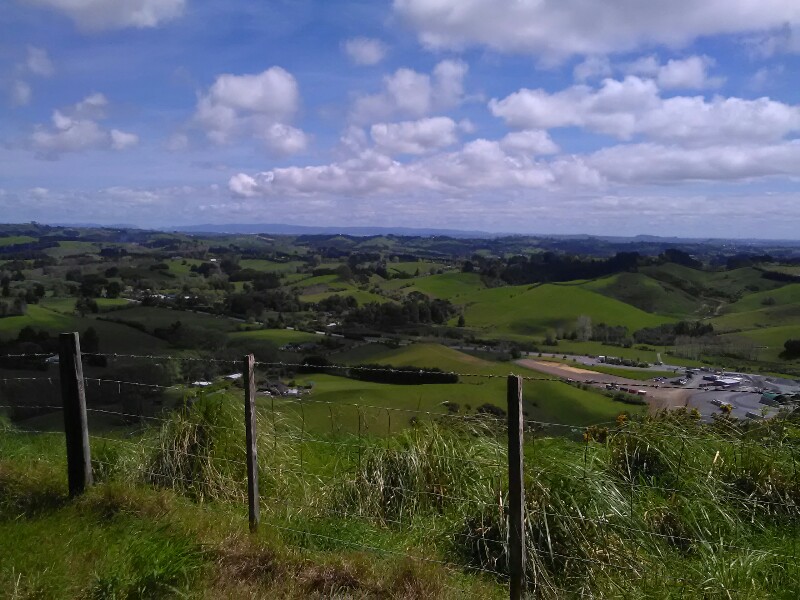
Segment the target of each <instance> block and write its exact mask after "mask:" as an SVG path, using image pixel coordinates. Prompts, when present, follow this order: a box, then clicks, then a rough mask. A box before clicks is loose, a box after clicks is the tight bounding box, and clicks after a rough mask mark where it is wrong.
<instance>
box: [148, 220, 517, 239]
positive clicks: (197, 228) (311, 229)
mask: <svg viewBox="0 0 800 600" xmlns="http://www.w3.org/2000/svg"><path fill="white" fill-rule="evenodd" d="M164 229H165V230H167V231H179V232H181V233H240V234H253V233H274V234H281V235H336V234H337V233H341V234H342V235H354V236H364V237H368V236H374V235H407V236H423V237H430V236H448V237H454V238H495V237H502V236H504V235H507V234H503V233H489V232H487V231H462V230H458V229H425V228H420V229H417V228H413V227H315V226H310V225H282V224H279V223H260V224H256V225H249V224H240V223H232V224H228V225H213V224H210V223H209V224H205V225H185V226H182V227H170V228H164Z"/></svg>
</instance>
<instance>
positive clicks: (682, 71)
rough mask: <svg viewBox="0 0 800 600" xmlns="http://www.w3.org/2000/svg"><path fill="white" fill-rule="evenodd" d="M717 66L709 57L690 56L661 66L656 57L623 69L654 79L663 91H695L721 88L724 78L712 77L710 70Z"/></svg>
mask: <svg viewBox="0 0 800 600" xmlns="http://www.w3.org/2000/svg"><path fill="white" fill-rule="evenodd" d="M714 64H715V61H714V59H712V58H710V57H708V56H689V57H687V58H683V59H670V60H669V61H667V63H666V64H663V65H662V64H660V63H659V61H658V59H657V58H656V57H655V56H646V57H644V58H640V59H639V60H637V61H635V62H632V63H630V64H628V65H625V66H624V67H623V70H624V71H625V72H626V73H628V74H632V75H640V76H645V77H652V78H654V79H655V80H656V83H658V86H659V87H660V88H661V89H665V90H666V89H695V90H702V89H706V88H714V87H719V86H720V85H722V83H723V82H724V81H725V80H724V78H722V77H710V76H709V74H708V69H709V68H710V67H713V66H714Z"/></svg>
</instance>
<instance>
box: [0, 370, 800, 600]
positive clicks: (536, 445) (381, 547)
mask: <svg viewBox="0 0 800 600" xmlns="http://www.w3.org/2000/svg"><path fill="white" fill-rule="evenodd" d="M94 356H103V357H105V358H106V359H109V360H120V359H125V360H136V361H142V362H144V363H145V364H152V365H157V364H161V363H162V362H163V361H165V360H184V361H193V362H194V361H205V360H206V359H199V358H195V357H180V356H177V357H165V356H157V355H152V356H151V355H138V354H127V355H120V354H98V355H94ZM20 357H22V358H31V357H33V356H32V355H21V356H20ZM36 357H38V355H36ZM83 358H84V359H86V358H87V357H86V356H84V357H83ZM80 362H81V357H80V356H79V357H78V363H80ZM216 362H217V363H220V364H224V365H225V366H226V367H230V368H231V370H233V371H235V372H234V373H232V375H236V377H233V378H228V379H225V378H224V377H222V378H220V379H219V380H218V381H217V382H215V383H214V384H213V385H209V386H205V385H203V386H199V385H198V386H194V387H193V386H192V385H191V383H189V384H187V383H170V382H164V383H150V382H142V381H134V380H129V379H118V378H115V377H103V376H89V377H86V376H83V375H82V374H81V376H80V377H79V379H76V381H79V384H80V385H79V387H80V390H81V392H80V393H81V394H82V396H83V403H84V411H83V418H84V421H85V429H86V432H87V440H88V444H87V446H86V453H87V454H86V456H87V457H88V459H89V461H90V462H89V482H91V481H92V480H94V481H104V480H113V479H122V480H127V481H131V482H137V483H146V484H149V485H154V486H156V487H162V488H171V489H174V490H175V491H176V492H177V493H180V494H184V495H188V496H189V497H191V498H194V499H195V500H197V501H198V502H203V503H206V502H212V503H213V502H238V503H241V504H242V505H245V504H247V498H248V493H252V491H253V490H252V489H251V488H252V487H253V482H252V481H250V479H249V478H248V467H249V465H250V464H251V463H252V464H253V465H255V468H256V471H257V474H258V482H257V484H256V486H255V487H256V502H257V508H256V509H255V510H256V512H257V514H258V515H259V516H260V518H259V519H258V523H259V526H260V528H261V529H265V530H270V531H272V532H273V534H274V535H276V536H279V537H280V538H281V539H283V540H284V541H285V542H286V543H287V544H291V545H296V546H299V547H302V548H310V549H315V550H328V549H333V550H335V549H339V550H353V551H360V552H366V553H371V554H372V553H374V554H379V555H384V556H386V557H396V558H399V557H402V558H404V559H407V560H410V561H418V562H421V563H430V564H435V565H439V566H441V567H442V568H444V569H447V570H448V571H450V572H453V573H459V574H463V573H468V574H473V575H474V576H477V577H484V578H488V579H490V580H493V581H497V582H498V584H503V585H509V586H510V587H511V589H512V597H513V589H514V579H515V578H517V577H520V576H521V577H522V581H523V589H525V590H528V591H529V592H530V593H532V594H534V595H535V596H537V597H572V596H587V595H588V596H613V595H626V593H627V592H630V591H631V590H635V593H634V594H633V595H634V596H636V595H639V596H646V595H647V593H648V590H650V591H652V592H653V593H655V594H656V595H663V591H664V590H665V589H668V590H671V591H670V593H669V595H675V596H678V595H681V596H682V595H683V594H684V593H686V594H687V595H688V597H692V596H693V595H697V594H698V593H699V594H702V595H706V596H716V595H720V596H722V595H724V596H726V597H744V596H745V595H751V594H752V593H753V592H754V591H758V590H762V591H763V590H764V589H769V588H770V586H772V587H774V586H776V585H778V586H781V587H780V589H781V590H792V592H791V593H790V594H789V596H787V597H791V596H792V593H795V592H800V563H798V561H797V557H798V553H797V540H798V535H797V533H798V532H797V525H798V523H800V476H798V474H797V469H796V454H797V452H798V450H800V427H798V424H797V421H796V420H795V419H794V418H793V417H791V416H787V415H781V416H779V417H777V418H774V419H764V420H751V421H745V422H741V421H738V420H736V419H732V418H730V416H728V415H726V414H725V412H724V411H721V412H720V415H719V417H717V418H714V419H712V420H711V422H709V423H703V422H701V420H700V419H699V418H698V415H697V414H693V413H692V412H691V411H688V410H685V409H679V410H677V411H675V412H674V413H672V414H669V415H661V416H659V417H655V418H645V419H643V420H642V419H635V418H631V417H630V416H623V417H619V418H617V419H613V420H596V421H594V422H591V423H589V424H587V423H580V424H576V423H569V422H558V421H556V420H554V419H550V420H543V419H532V418H529V417H527V416H523V417H522V420H521V423H520V427H519V430H520V432H522V431H524V445H523V451H524V452H523V454H524V460H525V473H524V479H523V481H522V487H523V492H522V493H521V496H522V497H521V498H520V500H521V502H522V505H523V510H524V519H523V522H522V524H521V526H522V528H523V531H524V533H523V535H522V541H521V551H522V553H523V555H524V561H523V564H524V566H523V570H522V572H521V573H518V572H515V569H514V566H513V564H512V561H511V558H510V556H511V554H512V546H514V544H515V543H516V542H515V536H514V531H513V525H514V524H513V522H512V517H511V514H512V511H510V510H509V506H510V504H511V503H512V500H513V498H511V497H510V493H511V492H510V483H511V481H510V478H511V477H513V475H512V471H513V469H510V461H511V458H510V456H511V454H510V453H509V449H510V448H511V447H512V446H513V444H514V443H517V442H520V443H522V440H520V439H519V438H518V437H516V436H517V434H516V433H515V430H514V428H512V427H509V425H508V423H509V421H508V420H507V418H508V414H507V413H510V412H511V411H512V410H513V408H514V407H513V406H512V403H511V394H510V393H509V395H508V398H503V397H502V396H501V397H498V398H496V399H494V402H493V405H494V406H495V408H496V410H488V409H487V410H483V411H480V412H479V411H477V410H473V411H464V410H462V408H463V407H461V408H458V409H453V406H454V405H456V403H454V402H447V401H445V402H441V401H440V396H439V395H438V393H439V392H438V391H437V395H435V398H436V401H435V402H432V401H430V400H429V399H427V398H425V399H423V398H422V397H423V396H424V395H425V392H426V388H427V386H425V385H419V386H408V387H409V388H414V389H415V391H416V392H417V394H418V395H419V396H420V400H419V401H418V403H417V405H416V406H409V405H398V404H396V403H395V402H394V401H393V398H392V397H391V394H390V395H388V396H384V395H381V394H380V393H378V392H377V391H376V390H378V389H379V388H378V387H376V386H374V385H372V386H367V387H365V388H364V391H363V394H362V396H361V397H359V398H358V401H357V402H354V401H353V395H352V394H350V393H348V394H337V390H336V389H334V390H333V391H332V392H329V393H326V394H319V395H318V394H317V393H316V391H315V390H314V389H313V388H312V390H311V392H309V393H303V392H301V391H299V390H298V388H297V387H289V386H287V385H284V384H283V383H282V382H281V379H284V380H285V377H283V378H282V377H281V375H280V374H281V373H283V374H284V375H286V373H287V371H289V372H293V373H294V374H295V376H297V375H298V372H299V371H301V370H302V371H305V372H306V373H305V374H304V377H307V378H311V377H317V376H318V375H319V374H320V373H323V374H326V373H327V374H338V375H347V374H350V373H353V372H367V373H378V374H386V375H402V376H413V374H414V372H413V371H412V372H410V371H409V370H407V369H394V368H378V367H361V366H357V365H356V366H350V365H330V364H317V365H313V364H308V363H292V362H281V361H274V362H255V363H254V367H255V369H256V371H255V372H254V373H253V375H258V379H259V380H260V381H261V383H262V385H261V386H258V387H256V388H254V390H253V391H256V394H255V397H254V398H253V401H254V405H255V415H256V416H255V420H254V423H253V427H254V430H255V438H254V443H253V447H252V449H251V448H250V447H249V446H248V444H247V441H246V436H245V425H246V421H245V419H243V414H245V415H246V411H243V410H242V408H243V405H242V403H241V399H242V397H243V396H244V397H245V398H247V397H248V394H247V387H248V381H247V380H248V375H250V374H249V373H247V372H246V370H247V369H246V368H243V365H245V363H244V362H243V361H216ZM62 373H63V371H62ZM428 373H429V371H427V370H425V369H422V370H420V371H419V374H420V375H421V376H422V375H426V374H428ZM437 374H438V375H448V376H455V377H458V378H459V380H460V379H461V378H464V379H477V380H492V379H498V380H505V379H508V376H507V375H498V374H494V373H480V372H476V373H464V372H454V371H439V372H437ZM518 381H520V382H523V383H524V382H554V383H558V384H561V385H570V386H575V385H580V384H581V383H582V382H575V381H570V380H567V379H566V378H560V377H553V376H535V375H525V376H521V377H519V378H518ZM373 383H374V382H373ZM242 384H243V385H242ZM584 384H585V383H584ZM636 386H637V387H641V388H648V389H654V388H667V389H681V390H696V391H701V390H702V391H705V389H706V388H705V387H700V386H694V387H693V386H669V385H666V386H663V385H657V384H652V383H649V382H644V383H641V384H639V383H637V384H636ZM453 389H456V388H453ZM501 389H503V388H502V387H501V388H498V390H501ZM20 390H21V392H20ZM64 390H65V382H64V381H62V377H61V376H59V377H49V376H36V377H9V378H2V377H0V414H3V412H5V413H6V414H9V415H11V416H12V417H13V418H14V419H15V420H17V421H20V422H21V423H23V425H22V426H21V427H19V428H16V429H8V431H9V432H15V433H16V434H20V435H28V434H30V435H41V434H47V435H49V436H59V435H61V436H62V437H63V436H64V434H59V433H58V429H57V428H56V430H48V429H47V427H41V426H35V425H32V426H31V427H30V428H27V427H25V426H24V423H26V422H28V418H29V417H33V418H34V422H37V421H35V419H40V420H41V419H43V418H44V417H48V416H53V418H55V419H56V421H53V420H52V419H51V420H50V421H49V423H50V424H51V425H52V423H54V422H57V421H58V420H59V419H60V420H62V421H69V413H70V411H72V410H73V408H72V407H71V406H70V405H69V404H68V403H67V401H66V400H64V401H63V402H62V398H66V396H65V391H64ZM258 390H261V391H258ZM291 390H296V391H294V392H292V391H291ZM24 393H27V400H28V402H27V403H23V402H22V401H21V399H22V396H21V394H24ZM500 393H503V392H500ZM743 393H748V394H749V393H753V394H755V393H759V394H760V392H756V391H754V390H753V391H744V392H743ZM290 394H297V395H290ZM371 396H374V397H371ZM31 398H33V399H34V401H33V402H31V401H30V399H31ZM423 400H424V401H423ZM534 400H535V399H534V398H530V397H529V396H526V403H527V404H526V406H528V407H529V408H530V406H531V404H530V403H531V402H533V401H534ZM245 405H246V401H245ZM476 408H477V407H476ZM621 408H624V407H621ZM65 411H66V412H65ZM520 411H522V405H520ZM620 412H622V413H624V411H620ZM564 414H568V411H564ZM64 417H67V418H64ZM42 422H43V423H44V422H45V421H42ZM57 427H61V425H60V424H57ZM64 427H66V428H67V434H66V438H65V441H66V444H67V446H69V444H70V441H69V440H70V433H69V428H68V426H67V425H66V423H65V424H64ZM520 435H523V434H520ZM253 510H254V507H253V506H252V504H251V506H250V511H251V519H252V511H253ZM732 565H737V566H736V567H735V568H734V567H733V566H732ZM620 574H624V575H620ZM623 581H624V582H625V583H624V584H622V582H623ZM623 592H625V593H623Z"/></svg>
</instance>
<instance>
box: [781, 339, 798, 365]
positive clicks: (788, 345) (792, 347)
mask: <svg viewBox="0 0 800 600" xmlns="http://www.w3.org/2000/svg"><path fill="white" fill-rule="evenodd" d="M781 358H783V359H785V360H794V359H795V358H800V340H786V342H784V344H783V352H781Z"/></svg>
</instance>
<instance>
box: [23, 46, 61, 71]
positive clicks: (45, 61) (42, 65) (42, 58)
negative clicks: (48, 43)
mask: <svg viewBox="0 0 800 600" xmlns="http://www.w3.org/2000/svg"><path fill="white" fill-rule="evenodd" d="M25 68H26V69H27V70H28V71H30V72H31V73H33V74H34V75H39V76H40V77H50V76H51V75H52V74H53V73H54V72H55V69H53V63H52V62H51V61H50V57H49V56H48V55H47V50H45V49H43V48H36V47H35V46H28V56H27V58H26V60H25Z"/></svg>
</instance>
